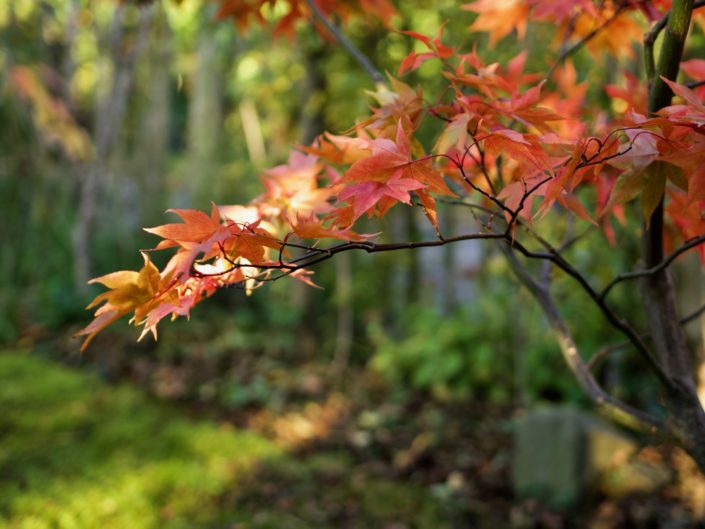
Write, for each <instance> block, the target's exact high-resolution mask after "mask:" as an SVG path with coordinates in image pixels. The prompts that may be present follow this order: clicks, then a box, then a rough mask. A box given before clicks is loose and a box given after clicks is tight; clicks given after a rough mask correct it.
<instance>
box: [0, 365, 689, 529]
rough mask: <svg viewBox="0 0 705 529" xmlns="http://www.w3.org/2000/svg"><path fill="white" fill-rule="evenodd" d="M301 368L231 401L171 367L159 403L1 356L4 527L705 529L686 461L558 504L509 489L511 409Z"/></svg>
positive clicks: (80, 372)
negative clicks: (674, 471) (642, 491)
mask: <svg viewBox="0 0 705 529" xmlns="http://www.w3.org/2000/svg"><path fill="white" fill-rule="evenodd" d="M297 373H298V374H297V376H293V377H290V378H291V379H292V381H293V382H291V383H292V384H294V385H295V386H296V388H297V391H299V393H300V395H299V396H300V397H303V396H305V395H308V397H306V398H298V399H287V400H290V402H291V403H287V404H286V405H282V406H280V407H277V406H255V405H252V404H251V403H250V404H244V405H242V406H236V407H232V408H230V409H229V410H226V409H224V408H222V407H221V408H219V409H218V408H217V407H213V406H210V405H203V404H199V403H198V402H196V401H195V400H194V399H186V398H181V399H172V400H173V401H172V402H165V401H164V398H163V397H164V396H165V395H169V394H170V393H169V392H170V391H171V395H172V396H173V392H174V391H175V390H174V384H176V382H174V381H173V380H169V377H168V376H167V374H165V373H162V375H161V378H159V377H156V378H155V376H152V380H159V381H160V382H159V384H161V386H159V385H158V386H157V391H155V392H154V393H156V394H160V395H161V396H162V398H161V399H160V398H157V396H156V395H155V394H154V393H152V394H150V393H149V392H147V391H144V388H141V387H138V386H136V385H135V384H129V383H125V382H121V381H120V382H114V383H108V382H106V381H105V379H104V377H103V378H101V377H99V376H97V375H96V374H95V373H91V372H88V371H87V370H86V369H76V368H74V367H69V366H66V365H61V364H60V363H58V362H56V361H54V360H49V359H46V358H43V357H42V356H40V355H38V354H36V353H28V352H23V351H5V352H0V381H1V382H0V409H1V410H2V413H0V528H3V529H4V528H8V529H10V528H12V529H19V528H22V529H44V528H46V529H49V528H61V529H70V528H71V529H72V528H80V529H84V528H85V529H93V528H96V529H98V528H101V529H103V528H105V529H112V528H120V529H122V528H129V529H141V528H145V529H146V528H167V529H169V528H184V529H185V528H223V529H225V528H231V529H246V528H247V529H250V528H251V529H269V528H271V529H298V528H302V529H303V528H314V527H315V528H328V527H329V528H343V529H348V528H349V529H353V528H355V529H357V528H360V529H363V528H365V529H366V528H381V529H404V528H407V529H412V528H419V529H425V528H429V529H431V528H438V529H444V528H456V527H458V528H460V527H478V528H485V527H486V528H502V527H516V528H523V527H526V528H529V527H546V528H551V529H559V528H564V527H565V528H568V527H599V528H612V527H614V528H616V527H620V528H622V527H674V528H675V527H698V526H699V525H698V522H697V520H696V519H695V517H694V515H693V509H692V505H691V504H689V501H688V498H687V497H686V496H687V494H686V495H684V493H683V490H684V488H690V489H691V490H694V489H695V488H697V487H701V488H702V479H701V478H697V476H696V477H694V473H693V470H692V468H690V467H688V466H687V463H685V462H683V461H684V460H683V459H682V458H681V457H679V456H677V457H676V459H675V463H677V464H678V465H680V466H681V467H683V469H682V470H683V471H682V472H681V473H680V474H679V476H680V477H679V478H678V479H677V480H674V483H673V484H672V485H671V486H669V487H668V488H666V489H664V490H663V491H661V492H660V493H658V494H657V495H652V496H651V497H649V498H644V497H641V498H639V497H636V498H623V499H620V500H611V499H607V498H599V497H596V498H593V499H591V500H590V501H589V502H588V503H586V504H585V505H582V506H581V507H580V508H579V509H578V510H573V511H571V512H554V511H551V510H549V509H546V508H543V507H541V506H539V505H537V504H536V503H535V502H532V501H518V500H515V499H514V497H513V494H512V491H511V486H510V480H509V469H510V460H511V410H510V409H508V408H506V407H501V406H490V405H474V406H473V405H469V404H467V403H466V404H457V405H453V406H450V405H443V406H441V405H438V404H437V403H433V402H431V401H430V400H425V399H420V398H416V399H413V398H411V399H410V398H405V399H394V398H390V396H389V395H388V394H385V395H384V399H382V400H381V401H379V402H377V403H375V400H376V397H375V396H376V395H381V394H382V390H381V389H380V387H379V381H378V380H376V379H374V377H372V378H370V377H369V376H367V375H366V376H365V377H364V378H356V379H355V380H349V381H348V382H349V383H348V384H347V388H348V389H347V390H345V391H335V390H329V389H328V388H327V384H326V382H325V375H324V372H321V371H318V372H317V371H316V369H315V368H310V369H301V370H298V371H297ZM152 375H154V373H152ZM172 375H173V374H172ZM172 378H173V376H172ZM272 398H273V397H272ZM664 454H665V455H664V457H671V458H673V454H672V452H667V451H666V452H664ZM673 461H674V460H671V462H672V463H673ZM698 479H699V481H698ZM688 480H690V481H688Z"/></svg>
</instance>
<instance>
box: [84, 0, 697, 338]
mask: <svg viewBox="0 0 705 529" xmlns="http://www.w3.org/2000/svg"><path fill="white" fill-rule="evenodd" d="M274 3H275V2H274V1H273V0H259V1H243V0H220V4H221V5H220V10H219V14H218V16H219V17H231V18H233V19H234V20H235V22H236V23H238V24H239V25H241V26H245V25H247V24H248V23H250V22H251V21H252V20H261V8H262V5H263V4H274ZM291 4H292V8H291V11H290V12H289V15H288V17H289V18H286V17H285V19H284V20H282V21H281V22H280V26H278V29H277V31H280V32H285V29H286V28H290V27H291V23H292V20H293V19H295V18H301V17H308V16H309V15H310V12H309V8H308V4H307V3H306V2H301V1H299V2H293V3H291ZM318 5H319V7H320V8H321V10H322V11H324V12H328V13H333V12H335V13H337V14H339V15H342V16H343V17H345V16H347V15H348V14H349V13H353V12H355V11H359V9H360V8H362V9H363V10H367V9H370V8H372V7H374V8H375V9H376V12H377V13H378V14H379V16H380V18H382V19H387V18H388V17H389V16H391V14H392V13H393V11H392V8H391V7H390V6H389V4H388V3H387V2H373V1H371V0H370V1H368V2H366V3H357V2H339V1H333V0H331V1H325V2H319V3H318ZM669 7H670V2H667V1H661V2H642V1H638V0H630V1H623V2H618V1H606V2H599V3H593V2H592V1H590V0H572V1H563V0H561V1H557V0H492V1H486V0H478V1H475V2H471V3H469V4H467V5H465V6H463V8H464V9H466V10H469V11H472V12H475V13H478V14H479V16H478V17H477V18H476V19H475V21H474V23H473V24H472V25H471V26H470V30H471V31H484V32H489V34H490V45H492V44H494V43H495V42H497V41H499V40H500V39H502V38H504V37H505V36H506V35H507V34H509V33H510V32H512V31H516V33H517V34H518V36H519V37H520V38H521V37H522V36H523V34H524V28H525V27H526V24H527V22H528V21H529V20H532V19H533V20H539V21H549V22H552V23H554V24H556V25H557V27H558V30H557V35H558V36H559V39H561V40H564V41H569V42H575V41H580V39H585V38H586V37H588V39H589V40H588V41H587V44H588V45H589V46H594V48H595V49H598V48H602V47H607V48H608V49H610V50H612V51H615V52H617V51H618V50H630V49H631V40H632V39H634V38H637V37H639V38H640V37H641V34H642V32H643V30H644V24H645V23H646V21H647V20H654V19H656V18H659V17H661V16H663V14H664V13H665V12H666V11H667V9H668V8H669ZM607 26H609V28H610V29H609V30H608V31H601V28H603V27H607ZM615 28H618V29H615ZM591 32H596V33H595V35H594V38H591V37H589V35H590V33H591ZM406 34H407V35H409V36H410V37H411V38H414V39H417V40H419V41H421V42H422V43H423V44H424V45H425V46H426V48H427V49H428V51H427V52H424V53H416V52H411V53H410V54H409V55H408V56H407V57H406V58H405V59H404V60H403V61H402V63H401V66H400V68H399V74H404V73H407V72H410V71H413V70H415V69H417V68H418V67H419V66H420V65H421V64H422V63H423V62H425V61H428V60H437V61H440V62H441V63H442V65H443V75H444V76H445V78H446V79H447V81H448V90H447V91H446V93H447V94H450V97H446V98H445V99H444V100H442V101H438V102H435V103H427V102H425V101H424V100H423V95H422V91H421V88H412V87H410V86H409V85H407V84H406V83H404V82H402V81H400V80H398V79H395V78H391V77H390V79H389V88H380V89H379V90H378V91H377V92H376V93H375V94H374V99H375V102H376V105H375V106H374V107H373V108H372V111H371V115H370V116H369V117H368V118H367V119H365V120H364V121H362V122H361V123H360V124H359V125H358V126H356V127H355V128H354V129H352V131H351V132H350V134H348V135H346V136H335V135H332V134H324V135H322V136H321V137H319V138H318V139H317V140H316V141H315V142H314V143H313V145H311V146H307V147H304V148H303V149H302V151H294V152H293V153H292V155H291V157H290V159H289V162H288V163H287V164H286V165H282V166H279V167H275V168H273V169H270V170H267V171H265V172H264V174H263V175H262V181H263V184H264V188H265V191H264V193H263V194H262V195H260V196H259V197H257V198H256V199H254V200H253V201H252V202H251V203H250V204H249V205H247V206H215V205H214V206H213V208H212V211H211V214H210V215H207V214H206V213H203V212H200V211H195V210H172V212H173V213H175V214H177V215H178V216H179V217H181V220H182V222H179V223H172V224H164V225H162V226H158V227H155V228H150V229H147V231H149V232H150V233H153V234H155V235H158V236H159V237H161V238H162V239H163V240H162V241H161V242H160V243H159V244H158V245H157V247H156V249H165V248H175V249H176V253H175V254H174V255H173V257H172V258H171V259H170V260H169V262H168V264H167V265H166V267H165V268H164V270H162V271H161V272H159V271H157V269H156V268H155V267H154V265H153V264H152V263H151V262H150V260H149V257H148V256H147V254H144V255H145V266H144V267H143V268H142V270H141V271H140V272H127V271H123V272H116V273H114V274H109V275H107V276H103V277H101V278H97V279H95V280H94V281H96V282H100V283H102V284H104V285H105V286H106V287H108V288H109V289H110V290H109V291H108V292H106V293H103V294H101V295H100V296H98V297H97V298H96V299H95V300H94V301H93V303H92V305H91V306H93V305H97V304H102V305H101V306H100V308H99V309H98V310H97V312H96V319H95V320H94V321H93V323H91V324H90V325H89V326H87V327H86V328H85V329H83V330H82V331H80V332H79V333H78V334H79V335H85V336H87V339H86V340H85V342H84V344H83V348H85V347H86V346H87V345H88V343H89V342H90V341H91V339H92V338H93V337H94V336H95V335H96V333H98V332H99V331H101V330H102V329H103V328H105V327H106V326H107V325H109V324H110V323H112V322H113V321H114V320H116V319H117V318H119V317H121V316H123V315H126V314H129V313H132V314H133V316H132V319H131V322H132V323H133V324H134V325H138V326H142V327H143V329H144V331H143V334H145V333H147V332H152V333H153V334H154V335H155V336H156V327H157V324H158V323H159V321H160V320H161V319H162V318H164V317H167V316H170V317H172V318H175V317H177V316H183V315H188V314H189V311H190V309H191V308H192V307H193V306H194V305H196V304H197V303H198V302H199V301H201V300H202V299H204V298H206V297H208V296H209V295H211V294H212V293H213V292H215V291H216V290H217V289H218V288H221V287H225V286H230V285H233V284H240V285H243V286H244V287H245V288H246V289H247V291H248V292H249V291H251V290H252V289H254V288H256V287H257V286H259V285H260V284H261V283H262V282H263V281H267V280H271V279H274V278H276V277H279V276H282V275H291V276H293V277H295V278H298V279H301V280H305V281H307V282H308V281H310V280H309V275H310V273H311V272H310V271H308V270H307V269H306V265H308V264H311V263H312V262H314V261H318V260H321V259H322V258H325V257H326V256H327V255H329V253H328V254H327V253H326V252H328V250H326V249H325V248H324V247H323V246H320V245H318V243H317V240H318V239H338V240H341V241H348V242H351V243H355V244H356V245H357V246H355V244H351V245H349V247H366V248H371V247H372V246H364V245H365V244H368V243H369V241H370V239H372V238H373V237H374V235H370V234H359V233H356V232H355V231H353V228H354V224H355V221H356V220H357V219H359V218H360V217H361V216H363V215H368V216H371V217H382V216H383V215H385V214H386V213H387V212H388V211H389V210H390V209H391V208H392V207H394V206H395V205H397V204H399V203H402V204H405V205H411V204H412V202H415V203H417V204H418V205H420V206H421V207H422V208H423V209H424V211H425V212H426V214H427V217H428V218H429V221H430V222H431V223H432V224H433V225H434V228H435V229H436V231H437V232H438V236H439V241H441V242H442V241H443V236H442V234H441V233H440V231H439V227H438V223H437V221H436V200H437V199H438V198H439V197H441V198H445V199H453V200H456V199H462V200H473V201H474V202H475V203H477V204H478V205H481V206H483V207H485V208H490V209H495V210H497V212H499V213H501V214H502V215H500V218H501V217H502V216H503V217H504V219H505V225H504V228H503V233H504V234H506V236H507V237H508V239H509V240H510V241H511V238H512V237H513V233H514V228H515V226H516V225H517V223H519V222H528V223H530V222H531V221H532V220H533V219H535V218H536V217H537V216H538V217H541V216H544V215H548V214H550V212H551V210H553V208H554V205H555V204H556V203H558V204H560V205H561V206H562V207H563V208H565V209H567V210H569V211H571V212H572V213H574V214H575V215H578V216H579V217H581V218H583V219H587V220H589V221H590V222H600V223H602V224H603V225H604V226H605V227H606V228H607V234H608V236H610V237H613V236H614V235H613V233H612V232H611V231H610V227H609V223H608V222H606V219H607V218H608V216H610V215H612V214H614V215H616V216H617V218H619V219H623V215H624V211H623V204H624V203H625V202H627V201H630V200H632V199H634V198H636V197H638V196H640V197H641V202H642V210H643V213H644V215H645V217H646V218H648V217H649V216H650V215H651V213H652V212H653V211H654V209H655V208H656V207H657V205H658V203H659V202H660V200H661V198H662V196H663V195H664V193H666V194H667V196H668V199H669V203H668V205H667V207H666V212H667V215H668V218H669V223H670V225H671V226H672V228H673V230H672V231H673V233H677V234H678V237H680V238H681V239H689V238H692V237H695V236H698V235H701V234H703V233H704V232H705V221H703V219H702V215H701V212H702V208H703V200H705V171H704V170H703V167H705V135H704V134H703V125H704V124H705V106H704V105H703V103H702V100H701V98H700V96H699V95H698V94H697V93H696V92H694V91H693V90H690V89H689V88H687V87H686V86H684V85H682V84H678V83H675V82H671V81H667V82H668V83H669V86H670V87H671V88H672V90H673V91H674V92H675V93H676V94H677V95H678V96H680V101H679V102H678V103H677V104H675V105H673V106H669V107H666V108H663V109H662V110H660V111H659V112H658V113H656V114H653V115H648V114H647V113H646V108H645V106H646V104H645V95H644V94H645V92H644V91H643V90H641V91H640V88H639V87H641V86H643V83H640V82H639V81H638V80H636V78H634V77H630V78H629V85H628V86H629V89H628V90H624V89H622V88H619V87H607V92H608V94H609V95H610V96H611V97H613V98H621V99H623V100H625V101H626V102H627V103H628V106H627V109H626V110H625V112H623V113H622V114H620V115H616V116H614V117H612V118H611V119H608V117H607V116H606V115H601V116H600V119H592V120H590V121H588V120H586V119H585V118H586V115H585V108H584V107H585V91H586V86H585V83H577V81H576V74H575V70H574V68H573V67H572V65H571V64H570V62H569V60H568V61H566V64H565V65H564V66H561V67H559V68H556V69H555V70H554V71H553V72H552V76H551V78H550V79H543V77H542V76H541V75H537V74H535V73H526V72H525V71H524V65H525V59H526V54H525V53H522V54H519V55H518V56H516V57H515V58H514V59H512V60H511V61H508V62H507V64H503V65H501V64H496V63H494V64H485V62H484V61H483V60H482V58H481V57H480V55H479V53H478V52H477V51H476V50H472V51H461V50H458V49H456V48H454V47H452V46H449V45H447V44H444V43H443V42H442V32H441V34H439V35H436V36H433V37H431V36H425V35H420V34H418V33H414V32H406ZM599 39H602V40H599ZM684 70H685V71H686V72H687V73H688V75H690V76H691V77H694V78H696V79H700V78H702V77H703V75H704V74H705V67H703V61H700V60H693V61H688V62H687V63H684ZM593 112H594V111H593ZM439 119H440V120H443V121H444V122H445V126H444V128H443V130H442V131H441V132H440V134H439V135H438V137H437V138H436V141H435V143H434V145H433V147H432V148H431V149H430V150H426V148H425V147H424V146H423V145H422V144H421V143H420V142H419V141H418V139H417V138H416V136H415V135H416V132H417V130H418V129H419V127H420V126H421V124H422V122H423V121H424V120H439ZM500 160H501V163H498V162H499V161H500ZM584 186H596V187H597V190H598V193H597V200H596V201H593V202H590V203H583V202H582V201H581V199H579V196H578V194H577V192H578V191H579V190H580V189H581V188H583V187H584ZM484 230H485V232H486V233H488V234H490V233H494V235H493V237H496V236H497V233H496V232H494V231H493V230H494V228H493V227H492V226H485V227H484ZM478 236H481V233H480V234H478ZM369 244H372V245H373V243H369ZM302 252H303V254H302Z"/></svg>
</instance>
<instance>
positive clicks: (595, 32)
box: [544, 3, 628, 79]
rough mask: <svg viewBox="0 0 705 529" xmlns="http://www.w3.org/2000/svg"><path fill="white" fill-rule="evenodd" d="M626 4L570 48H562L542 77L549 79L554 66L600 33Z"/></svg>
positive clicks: (622, 10)
mask: <svg viewBox="0 0 705 529" xmlns="http://www.w3.org/2000/svg"><path fill="white" fill-rule="evenodd" d="M627 6H628V4H627V3H624V4H622V5H621V6H619V8H617V10H616V11H615V12H614V14H613V15H612V16H611V17H609V18H608V19H607V20H605V21H604V22H603V23H602V25H600V26H598V27H596V28H595V29H593V30H592V31H591V32H590V33H588V34H587V35H585V36H584V37H583V38H582V39H580V40H579V41H578V42H576V43H575V44H573V45H572V46H571V47H570V48H568V49H566V50H564V51H563V52H562V53H561V54H560V55H559V56H558V58H557V59H556V60H555V62H554V63H553V65H552V66H551V68H550V69H549V70H548V73H547V74H546V76H545V77H544V79H550V78H551V76H552V75H553V72H555V71H556V68H558V66H560V65H561V64H562V63H563V62H564V61H565V60H566V59H568V58H569V57H570V56H572V55H574V54H575V53H577V52H578V51H579V50H580V48H582V47H583V46H585V44H587V43H588V42H589V41H591V40H592V39H593V38H595V37H596V36H597V35H598V34H599V33H601V32H602V31H603V30H604V29H606V28H607V27H608V26H609V25H610V24H611V23H612V22H614V21H615V20H616V19H617V17H619V15H621V14H622V13H623V12H624V10H625V9H626V8H627Z"/></svg>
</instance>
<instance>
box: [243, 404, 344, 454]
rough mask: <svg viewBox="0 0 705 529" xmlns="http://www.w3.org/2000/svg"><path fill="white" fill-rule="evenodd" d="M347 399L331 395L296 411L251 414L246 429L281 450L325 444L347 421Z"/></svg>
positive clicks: (266, 411)
mask: <svg viewBox="0 0 705 529" xmlns="http://www.w3.org/2000/svg"><path fill="white" fill-rule="evenodd" d="M349 411H350V403H349V401H348V399H347V398H346V397H345V396H344V395H342V394H341V393H331V394H330V395H328V396H327V397H326V399H325V400H324V401H323V402H320V403H319V402H314V401H310V402H307V403H306V404H305V405H304V406H302V407H301V409H300V410H293V411H289V412H287V413H284V414H283V415H274V414H272V413H271V412H270V411H269V410H266V409H265V410H263V411H262V412H260V413H258V414H255V415H254V416H253V417H252V418H251V419H250V420H249V421H248V423H249V425H250V426H251V427H252V428H254V429H255V430H257V431H265V432H268V433H269V434H270V435H271V436H272V437H273V439H274V440H275V441H276V442H277V443H279V444H281V445H282V446H285V447H289V448H301V447H303V446H305V445H306V444H307V443H311V442H313V441H321V440H325V439H326V438H327V437H328V436H329V435H330V434H331V430H332V429H333V428H335V426H336V425H337V424H340V423H341V422H342V421H343V420H344V419H346V418H347V416H348V413H349Z"/></svg>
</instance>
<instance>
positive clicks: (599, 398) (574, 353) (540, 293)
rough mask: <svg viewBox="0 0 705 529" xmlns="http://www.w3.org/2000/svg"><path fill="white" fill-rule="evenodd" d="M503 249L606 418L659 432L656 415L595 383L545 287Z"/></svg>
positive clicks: (639, 428)
mask: <svg viewBox="0 0 705 529" xmlns="http://www.w3.org/2000/svg"><path fill="white" fill-rule="evenodd" d="M503 252H504V254H505V256H506V257H507V260H508V261H509V264H510V266H511V268H512V271H513V272H514V274H515V275H516V276H517V278H518V279H519V281H520V282H521V283H522V284H523V285H524V286H525V287H526V288H527V289H528V290H529V292H531V294H532V295H533V297H534V299H535V300H536V301H537V302H538V304H539V306H540V307H541V309H542V310H543V313H544V314H545V315H546V317H547V318H548V322H549V324H550V326H551V329H552V330H553V332H554V334H555V336H556V339H557V341H558V344H559V346H560V348H561V352H562V353H563V359H564V360H565V362H566V364H567V365H568V367H569V368H570V370H571V372H572V373H573V375H574V376H575V378H576V379H577V380H578V383H579V384H580V386H581V387H582V388H583V390H585V392H586V393H587V394H588V396H589V397H590V398H591V399H592V400H593V401H594V403H595V404H596V405H597V407H598V408H599V409H600V410H601V411H602V412H603V413H605V414H606V415H608V416H609V417H610V418H612V419H614V420H615V421H618V422H620V423H621V424H623V425H625V426H628V427H630V428H633V429H636V430H640V431H645V432H649V433H651V434H663V433H664V432H665V428H664V425H663V423H662V422H661V421H660V420H659V419H657V418H656V417H653V416H652V415H650V414H648V413H646V412H644V411H641V410H638V409H636V408H633V407H631V406H629V405H628V404H625V403H624V402H622V401H620V400H619V399H616V398H615V397H613V396H611V395H610V394H608V393H607V392H606V391H605V390H604V389H603V388H602V386H600V385H599V384H598V382H597V380H595V377H594V376H593V374H592V372H591V371H590V369H589V367H588V366H587V365H586V364H585V362H584V361H583V359H582V357H581V356H580V354H579V352H578V348H577V346H576V345H575V341H574V340H573V336H572V335H571V333H570V330H569V329H568V326H567V324H566V322H565V320H564V319H563V318H562V316H561V315H560V313H559V311H558V308H557V307H556V305H555V303H554V301H553V298H552V297H551V294H550V292H549V290H548V288H547V287H546V286H545V285H541V284H539V282H538V281H536V279H534V277H532V275H531V274H530V273H529V271H528V270H527V269H526V268H525V267H524V266H523V265H522V264H521V263H520V262H519V260H518V259H517V257H516V255H515V254H514V253H513V252H512V251H510V250H509V249H507V248H504V249H503Z"/></svg>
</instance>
